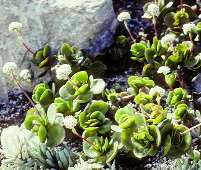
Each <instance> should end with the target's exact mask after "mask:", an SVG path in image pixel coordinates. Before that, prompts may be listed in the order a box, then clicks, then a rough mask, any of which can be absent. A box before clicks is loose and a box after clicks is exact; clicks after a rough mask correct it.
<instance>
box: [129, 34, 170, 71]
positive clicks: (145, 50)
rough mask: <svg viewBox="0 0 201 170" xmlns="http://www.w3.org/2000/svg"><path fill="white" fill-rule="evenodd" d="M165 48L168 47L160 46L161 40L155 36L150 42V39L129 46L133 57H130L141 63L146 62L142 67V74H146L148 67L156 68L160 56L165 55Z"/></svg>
mask: <svg viewBox="0 0 201 170" xmlns="http://www.w3.org/2000/svg"><path fill="white" fill-rule="evenodd" d="M167 50H168V47H167V46H162V44H161V41H160V40H158V38H157V37H154V38H153V43H152V44H151V43H150V41H148V42H144V41H142V42H139V43H134V44H133V45H132V46H131V50H130V51H131V53H132V54H133V55H134V56H135V57H131V59H132V60H137V61H139V62H142V63H144V62H146V63H148V64H147V65H145V66H144V68H143V74H146V73H148V72H149V70H150V69H153V68H158V67H159V66H160V63H159V62H160V60H161V58H160V56H162V55H165V54H166V53H167Z"/></svg>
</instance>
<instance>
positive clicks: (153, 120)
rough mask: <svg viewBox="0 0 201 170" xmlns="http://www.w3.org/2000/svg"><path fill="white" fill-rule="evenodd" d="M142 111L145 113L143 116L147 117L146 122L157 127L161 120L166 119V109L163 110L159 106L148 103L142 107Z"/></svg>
mask: <svg viewBox="0 0 201 170" xmlns="http://www.w3.org/2000/svg"><path fill="white" fill-rule="evenodd" d="M142 108H143V111H144V112H145V115H147V116H148V117H149V119H148V120H147V122H148V123H150V124H154V125H158V124H159V123H161V122H162V121H163V120H165V119H166V118H167V112H168V110H167V109H163V107H162V106H161V105H157V104H154V103H148V104H146V105H144V106H143V107H142Z"/></svg>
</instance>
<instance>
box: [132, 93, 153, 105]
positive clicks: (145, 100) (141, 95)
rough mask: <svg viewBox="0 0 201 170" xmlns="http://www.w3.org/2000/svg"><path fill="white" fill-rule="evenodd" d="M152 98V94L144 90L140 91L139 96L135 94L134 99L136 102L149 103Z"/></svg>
mask: <svg viewBox="0 0 201 170" xmlns="http://www.w3.org/2000/svg"><path fill="white" fill-rule="evenodd" d="M152 99H153V98H152V96H150V95H148V94H146V93H144V92H140V93H139V94H138V95H137V96H135V99H134V101H135V103H136V104H147V103H149V102H151V100H152Z"/></svg>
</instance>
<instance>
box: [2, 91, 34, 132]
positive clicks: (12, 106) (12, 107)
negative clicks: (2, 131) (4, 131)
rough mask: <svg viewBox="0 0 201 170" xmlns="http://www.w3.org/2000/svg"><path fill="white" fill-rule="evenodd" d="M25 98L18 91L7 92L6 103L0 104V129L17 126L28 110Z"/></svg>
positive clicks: (28, 106)
mask: <svg viewBox="0 0 201 170" xmlns="http://www.w3.org/2000/svg"><path fill="white" fill-rule="evenodd" d="M30 107H31V106H30V104H29V102H28V101H27V99H26V97H25V96H24V95H23V94H22V93H20V92H19V91H18V90H16V89H15V90H13V91H9V92H8V101H6V102H1V103H0V128H5V127H8V126H9V125H17V124H18V125H19V124H20V123H21V122H22V121H23V119H24V117H25V113H26V111H27V110H28V109H29V108H30Z"/></svg>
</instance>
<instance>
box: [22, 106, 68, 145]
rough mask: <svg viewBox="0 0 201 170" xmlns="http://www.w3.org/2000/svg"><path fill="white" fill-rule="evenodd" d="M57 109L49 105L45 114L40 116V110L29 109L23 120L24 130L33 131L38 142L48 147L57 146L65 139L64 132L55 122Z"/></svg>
mask: <svg viewBox="0 0 201 170" xmlns="http://www.w3.org/2000/svg"><path fill="white" fill-rule="evenodd" d="M56 116H57V109H56V106H55V105H54V104H51V105H50V106H49V108H48V110H47V114H44V113H43V114H42V113H41V111H40V110H36V109H35V108H32V109H30V110H29V111H28V112H27V114H26V118H25V120H24V125H25V127H26V129H28V130H32V131H34V132H35V133H36V134H37V135H38V137H39V139H40V142H42V143H44V142H47V144H48V145H49V146H56V145H59V144H60V143H61V142H62V141H63V140H64V137H65V130H64V128H63V127H62V125H61V124H59V123H58V122H56Z"/></svg>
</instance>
